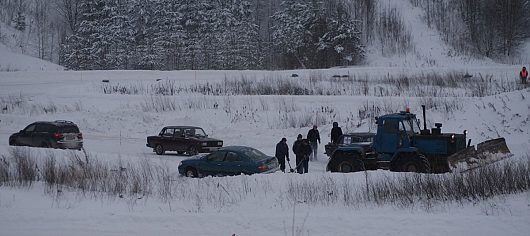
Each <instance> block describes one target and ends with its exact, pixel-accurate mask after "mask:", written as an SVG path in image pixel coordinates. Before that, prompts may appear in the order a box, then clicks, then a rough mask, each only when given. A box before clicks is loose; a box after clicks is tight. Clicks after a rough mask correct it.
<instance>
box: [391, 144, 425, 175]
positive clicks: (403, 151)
mask: <svg viewBox="0 0 530 236" xmlns="http://www.w3.org/2000/svg"><path fill="white" fill-rule="evenodd" d="M419 155H420V151H419V149H418V148H416V147H406V148H400V149H398V150H397V151H396V152H395V153H394V156H392V160H391V161H390V170H393V169H396V168H397V166H396V164H399V163H401V160H402V159H403V158H410V157H416V156H419Z"/></svg>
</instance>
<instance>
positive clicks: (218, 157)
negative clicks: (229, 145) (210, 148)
mask: <svg viewBox="0 0 530 236" xmlns="http://www.w3.org/2000/svg"><path fill="white" fill-rule="evenodd" d="M225 155H226V152H219V151H218V152H214V153H212V154H210V155H209V156H208V161H223V160H224V159H225Z"/></svg>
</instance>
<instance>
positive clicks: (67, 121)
mask: <svg viewBox="0 0 530 236" xmlns="http://www.w3.org/2000/svg"><path fill="white" fill-rule="evenodd" d="M54 122H56V123H67V124H73V123H74V122H72V121H69V120H56V121H54Z"/></svg>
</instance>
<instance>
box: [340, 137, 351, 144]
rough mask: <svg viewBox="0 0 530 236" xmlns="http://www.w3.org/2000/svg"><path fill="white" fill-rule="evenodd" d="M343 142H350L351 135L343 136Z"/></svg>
mask: <svg viewBox="0 0 530 236" xmlns="http://www.w3.org/2000/svg"><path fill="white" fill-rule="evenodd" d="M342 143H343V144H351V143H352V142H351V136H344V140H343V141H342Z"/></svg>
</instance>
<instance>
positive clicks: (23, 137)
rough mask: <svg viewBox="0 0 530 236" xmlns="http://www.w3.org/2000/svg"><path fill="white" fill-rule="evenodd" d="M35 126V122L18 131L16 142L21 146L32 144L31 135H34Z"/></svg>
mask: <svg viewBox="0 0 530 236" xmlns="http://www.w3.org/2000/svg"><path fill="white" fill-rule="evenodd" d="M35 127H37V124H31V125H28V126H27V127H26V128H25V129H23V130H22V131H21V132H20V133H19V134H20V135H19V136H18V139H17V142H18V143H19V144H20V145H23V146H33V140H32V138H31V137H32V136H33V135H34V132H35Z"/></svg>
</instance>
